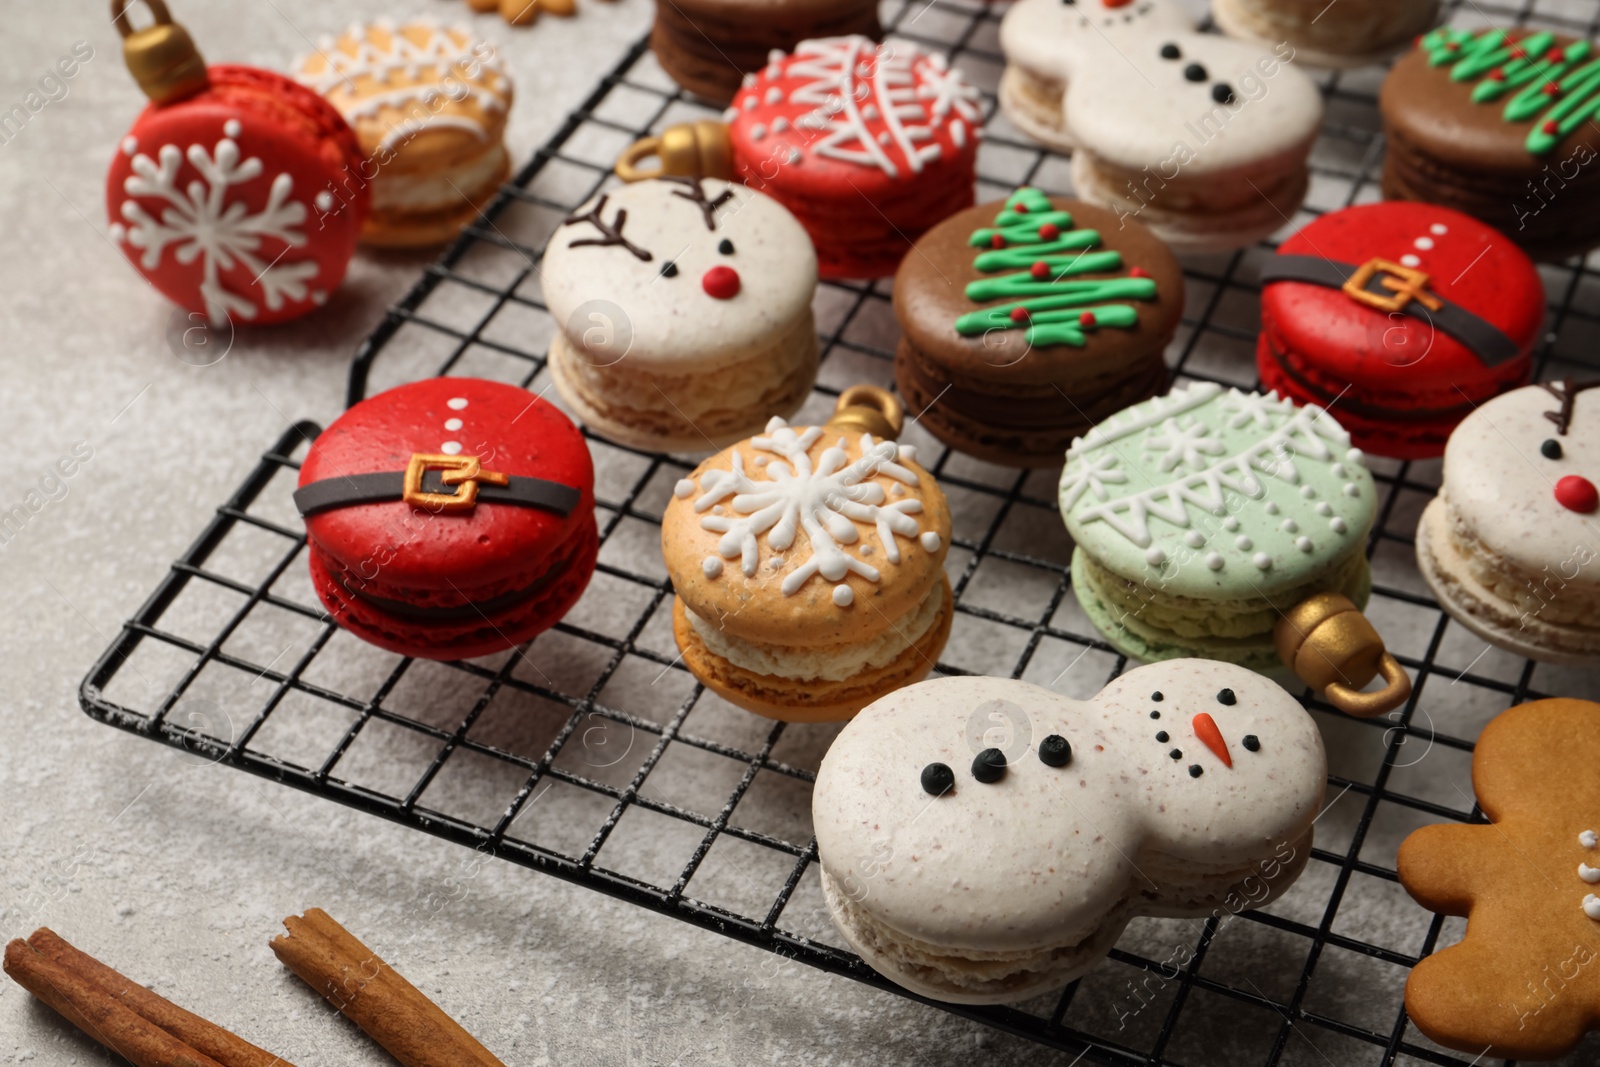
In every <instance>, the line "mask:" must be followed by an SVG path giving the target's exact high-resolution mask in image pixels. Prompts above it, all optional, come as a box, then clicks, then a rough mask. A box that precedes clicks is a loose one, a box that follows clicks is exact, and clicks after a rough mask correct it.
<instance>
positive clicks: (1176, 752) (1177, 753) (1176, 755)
mask: <svg viewBox="0 0 1600 1067" xmlns="http://www.w3.org/2000/svg"><path fill="white" fill-rule="evenodd" d="M1167 755H1169V756H1171V757H1172V758H1173V759H1182V758H1183V749H1181V748H1175V749H1173V750H1172V751H1171V752H1168V753H1167Z"/></svg>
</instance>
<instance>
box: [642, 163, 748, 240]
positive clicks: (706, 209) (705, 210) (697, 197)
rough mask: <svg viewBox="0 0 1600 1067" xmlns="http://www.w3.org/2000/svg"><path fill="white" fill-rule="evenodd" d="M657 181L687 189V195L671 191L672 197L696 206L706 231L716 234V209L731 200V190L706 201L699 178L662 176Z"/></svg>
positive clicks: (725, 190) (726, 190)
mask: <svg viewBox="0 0 1600 1067" xmlns="http://www.w3.org/2000/svg"><path fill="white" fill-rule="evenodd" d="M659 180H660V181H664V182H672V183H673V184H674V185H682V186H685V187H686V188H688V189H689V190H690V191H689V192H687V193H684V192H679V191H678V190H676V189H675V190H673V192H672V195H673V196H681V197H683V198H684V199H685V200H688V201H690V202H691V203H693V204H694V205H695V206H697V207H698V208H699V209H700V211H701V213H702V214H704V215H705V217H706V229H708V230H710V231H712V232H713V233H715V232H716V229H717V208H719V207H721V206H722V205H723V204H726V203H727V202H728V201H729V200H732V199H733V190H732V189H724V190H722V194H721V195H720V196H718V197H717V198H716V199H715V200H708V199H706V191H705V190H704V189H703V188H701V186H700V179H699V178H684V177H679V176H677V175H663V176H662V177H661V178H660V179H659Z"/></svg>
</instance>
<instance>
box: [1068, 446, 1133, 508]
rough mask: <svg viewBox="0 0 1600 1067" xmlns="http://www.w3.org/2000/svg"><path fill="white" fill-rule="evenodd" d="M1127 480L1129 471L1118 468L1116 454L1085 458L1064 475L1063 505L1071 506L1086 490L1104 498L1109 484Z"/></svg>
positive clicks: (1097, 498) (1100, 498)
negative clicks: (1075, 467) (1074, 468)
mask: <svg viewBox="0 0 1600 1067" xmlns="http://www.w3.org/2000/svg"><path fill="white" fill-rule="evenodd" d="M1127 480H1128V475H1127V473H1126V472H1125V471H1122V470H1119V469H1117V457H1116V456H1115V455H1104V456H1099V457H1096V458H1095V459H1089V460H1084V461H1083V462H1082V463H1080V464H1079V465H1078V467H1077V469H1076V470H1069V472H1068V473H1067V474H1065V475H1064V476H1063V477H1062V480H1061V501H1062V505H1061V506H1062V507H1067V508H1070V507H1071V506H1072V505H1074V504H1076V503H1077V502H1078V498H1079V497H1080V496H1082V495H1083V494H1084V492H1085V491H1087V492H1091V493H1093V494H1094V497H1095V499H1096V500H1104V499H1106V497H1107V496H1108V495H1109V494H1108V493H1107V492H1106V485H1107V484H1111V485H1117V484H1120V483H1122V482H1125V481H1127Z"/></svg>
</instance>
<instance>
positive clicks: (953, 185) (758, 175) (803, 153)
mask: <svg viewBox="0 0 1600 1067" xmlns="http://www.w3.org/2000/svg"><path fill="white" fill-rule="evenodd" d="M726 119H727V122H728V135H729V139H730V142H731V144H732V147H733V158H734V164H735V166H736V167H737V168H738V172H739V176H740V177H741V178H742V179H743V180H744V182H745V184H746V185H749V186H751V187H752V188H754V189H759V190H761V191H762V192H764V193H766V194H767V195H769V196H771V197H772V198H773V199H775V200H777V201H778V202H779V203H781V204H783V206H784V207H786V208H788V209H789V210H790V211H791V212H792V213H793V214H794V215H795V217H796V218H798V219H799V220H800V223H801V225H803V226H804V227H805V228H806V232H807V233H809V234H810V235H811V240H812V243H813V244H815V245H816V247H817V264H818V273H819V274H820V275H821V276H822V277H824V278H878V277H886V276H888V275H890V274H893V273H894V270H895V268H896V267H897V266H899V264H900V260H901V259H902V258H903V257H904V256H905V254H906V252H907V250H908V249H910V247H911V243H912V242H913V241H915V240H916V239H917V238H918V237H920V236H921V235H922V233H923V231H925V230H927V229H928V228H929V227H930V226H932V225H934V224H935V223H937V222H939V221H940V220H942V219H944V218H946V217H948V216H950V215H953V214H955V213H956V212H957V211H960V210H962V209H963V208H967V207H970V206H972V199H973V182H974V175H975V166H976V163H977V158H978V140H979V138H980V137H981V136H982V132H981V129H980V127H981V126H982V122H983V116H982V114H981V112H980V111H979V102H978V91H977V90H976V89H974V88H973V87H972V86H971V85H969V84H968V83H967V81H966V79H965V78H963V77H962V75H961V72H960V71H959V70H956V69H954V68H952V67H950V66H949V65H948V64H947V63H946V62H945V59H944V57H943V56H941V55H937V54H930V53H928V52H924V51H922V50H921V49H919V48H917V47H916V46H915V45H912V44H909V43H908V42H906V41H900V40H895V41H885V42H884V43H883V44H875V43H874V42H872V41H870V40H868V39H867V38H865V37H859V36H856V37H826V38H819V39H817V40H812V41H802V42H801V43H800V44H799V45H797V46H796V47H795V50H794V52H793V54H791V55H784V54H783V53H782V52H776V51H774V52H773V53H772V56H771V59H770V61H769V62H768V63H767V65H766V67H765V68H763V69H762V70H761V71H760V72H759V73H756V74H750V75H747V76H746V77H745V82H744V87H743V88H742V89H740V90H739V93H738V95H737V96H735V97H734V99H733V106H732V107H730V108H729V109H728V111H727V114H726Z"/></svg>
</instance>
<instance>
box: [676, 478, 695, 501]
mask: <svg viewBox="0 0 1600 1067" xmlns="http://www.w3.org/2000/svg"><path fill="white" fill-rule="evenodd" d="M672 495H673V496H675V497H677V498H678V499H679V500H686V499H688V498H689V497H691V496H693V495H694V483H693V482H691V481H690V480H689V479H687V478H679V479H678V484H677V485H675V486H673V487H672Z"/></svg>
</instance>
